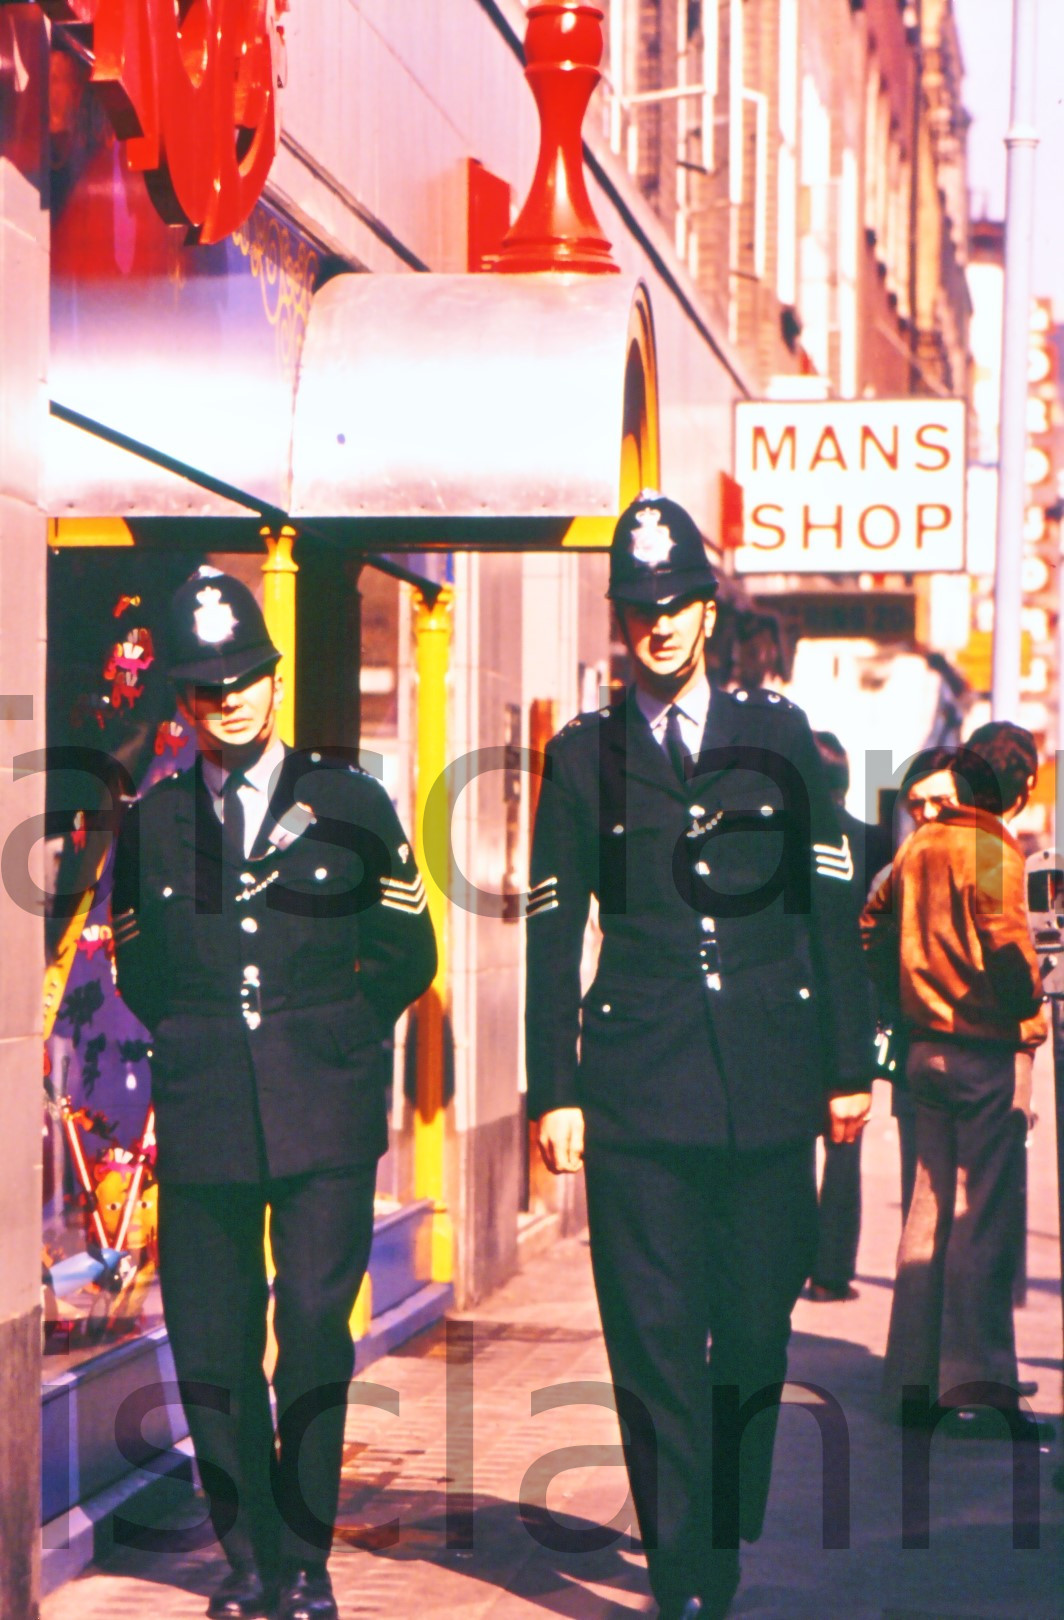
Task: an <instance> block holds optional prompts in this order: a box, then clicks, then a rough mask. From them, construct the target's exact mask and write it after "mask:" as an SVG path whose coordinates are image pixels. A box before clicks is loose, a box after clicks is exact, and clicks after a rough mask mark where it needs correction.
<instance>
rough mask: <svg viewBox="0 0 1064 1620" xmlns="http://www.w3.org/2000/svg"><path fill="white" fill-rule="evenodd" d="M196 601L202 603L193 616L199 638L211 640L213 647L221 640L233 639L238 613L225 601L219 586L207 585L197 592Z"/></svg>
mask: <svg viewBox="0 0 1064 1620" xmlns="http://www.w3.org/2000/svg"><path fill="white" fill-rule="evenodd" d="M196 601H197V602H198V603H199V604H200V605H199V607H198V608H197V609H196V611H195V613H193V615H192V617H193V619H194V620H195V624H196V635H197V637H198V639H199V640H200V641H206V642H209V643H210V645H211V646H213V647H216V646H218V645H219V643H220V642H223V641H231V640H232V638H233V634H234V632H235V630H236V624H237V621H236V615H235V613H234V612H233V610H232V608H231V607H230V605H229V603H228V602H223V600H222V593H221V591H220V590H219V589H218V587H217V586H216V585H205V586H204V587H203V589H202V591H197V592H196Z"/></svg>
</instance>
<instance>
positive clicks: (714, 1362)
mask: <svg viewBox="0 0 1064 1620" xmlns="http://www.w3.org/2000/svg"><path fill="white" fill-rule="evenodd" d="M586 1172H587V1199H588V1223H589V1227H590V1232H591V1254H592V1262H593V1266H594V1274H595V1287H596V1292H597V1294H598V1300H599V1309H600V1311H601V1314H602V1327H603V1332H604V1335H605V1339H606V1346H607V1350H608V1352H609V1360H610V1373H611V1376H612V1378H613V1382H614V1386H615V1388H616V1390H617V1407H618V1415H619V1416H620V1419H621V1425H622V1435H623V1436H624V1441H625V1445H626V1454H627V1461H628V1468H629V1477H630V1480H631V1485H632V1493H633V1497H634V1500H635V1507H636V1513H637V1515H638V1518H639V1524H640V1527H641V1530H642V1535H643V1541H644V1545H645V1547H646V1551H647V1559H648V1562H649V1564H650V1569H651V1578H652V1581H653V1585H654V1590H655V1592H656V1593H657V1595H658V1597H659V1600H666V1601H677V1600H679V1599H681V1598H682V1597H684V1596H685V1595H687V1594H689V1593H690V1592H691V1591H692V1590H697V1589H698V1588H699V1587H700V1586H701V1585H702V1583H703V1579H707V1578H708V1577H709V1575H710V1568H709V1566H710V1563H711V1561H712V1559H713V1556H714V1554H715V1552H718V1551H720V1550H721V1549H726V1548H735V1547H737V1546H738V1544H739V1539H740V1537H741V1538H742V1539H743V1540H745V1541H753V1540H755V1539H756V1538H757V1537H758V1536H759V1535H760V1534H761V1527H762V1523H763V1520H764V1516H765V1504H766V1502H767V1500H768V1489H769V1477H770V1473H771V1467H772V1448H773V1442H774V1438H775V1431H776V1419H777V1414H778V1396H779V1390H780V1386H781V1385H782V1384H783V1381H784V1379H785V1378H786V1373H787V1341H788V1339H789V1338H790V1331H791V1321H790V1319H791V1311H792V1310H793V1308H794V1302H795V1300H796V1299H797V1298H798V1294H799V1292H800V1290H801V1287H802V1284H803V1282H804V1281H805V1278H806V1277H807V1276H808V1274H809V1266H810V1261H811V1257H812V1252H813V1247H814V1244H815V1240H816V1218H817V1209H816V1185H815V1180H814V1163H813V1146H812V1144H811V1143H809V1142H803V1143H799V1144H797V1145H796V1146H794V1147H788V1148H776V1149H769V1150H765V1151H763V1152H745V1153H736V1152H733V1151H731V1150H729V1149H728V1148H712V1147H708V1148H697V1147H694V1148H662V1149H660V1150H658V1151H657V1152H645V1151H640V1152H638V1153H633V1152H625V1151H624V1150H618V1149H615V1148H612V1147H608V1146H598V1145H596V1144H595V1142H594V1140H592V1141H591V1143H590V1144H589V1145H588V1148H587V1151H586ZM707 1340H708V1341H709V1343H710V1346H711V1348H710V1354H709V1356H708V1358H707V1354H706V1346H707ZM714 1390H719V1392H720V1396H721V1397H722V1398H723V1403H727V1404H722V1405H721V1406H720V1410H719V1412H718V1423H719V1424H720V1425H721V1431H720V1432H719V1433H718V1434H717V1437H716V1443H715V1444H714V1422H713V1392H714ZM762 1395H764V1397H765V1404H764V1408H763V1410H760V1414H759V1415H756V1413H757V1409H759V1408H760V1406H761V1402H760V1400H759V1397H761V1396H762ZM632 1397H634V1401H633V1400H632ZM747 1403H750V1405H747ZM744 1407H745V1408H746V1413H744V1412H743V1410H742V1409H743V1408H744ZM736 1408H738V1413H737V1416H738V1425H737V1426H733V1425H732V1424H731V1423H730V1422H729V1417H730V1416H731V1415H734V1414H736ZM746 1414H750V1417H749V1422H748V1423H747V1424H745V1425H743V1423H742V1419H743V1417H744V1416H746ZM648 1420H649V1421H648ZM626 1430H627V1432H625V1431H626ZM740 1434H741V1455H740V1450H739V1444H738V1442H739V1438H740ZM692 1436H696V1437H697V1440H698V1444H697V1445H696V1446H694V1447H692V1444H691V1439H692ZM714 1452H715V1453H716V1454H715V1455H714Z"/></svg>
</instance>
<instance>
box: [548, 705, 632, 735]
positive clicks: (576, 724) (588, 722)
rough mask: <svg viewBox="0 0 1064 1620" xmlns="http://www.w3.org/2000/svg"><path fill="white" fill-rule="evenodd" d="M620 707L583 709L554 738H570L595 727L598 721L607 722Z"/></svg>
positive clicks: (608, 706) (606, 706)
mask: <svg viewBox="0 0 1064 1620" xmlns="http://www.w3.org/2000/svg"><path fill="white" fill-rule="evenodd" d="M620 706H621V705H619V704H605V705H604V706H603V707H602V708H601V709H585V710H584V711H583V712H582V713H581V714H574V715H573V718H572V719H571V720H569V721H568V722H567V723H566V724H565V725H564V726H563V727H562V729H561V730H560V731H559V732H557V733H556V734H555V735H556V737H570V736H572V735H573V734H574V733H579V732H581V731H587V730H588V729H589V727H591V726H594V725H597V724H598V722H599V721H600V720H608V719H609V717H610V715H611V714H613V713H614V711H615V709H617V708H619V707H620Z"/></svg>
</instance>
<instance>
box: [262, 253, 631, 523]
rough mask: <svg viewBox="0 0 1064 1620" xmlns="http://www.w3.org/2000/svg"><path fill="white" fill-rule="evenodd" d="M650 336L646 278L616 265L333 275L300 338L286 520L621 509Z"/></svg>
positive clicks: (559, 513)
mask: <svg viewBox="0 0 1064 1620" xmlns="http://www.w3.org/2000/svg"><path fill="white" fill-rule="evenodd" d="M649 334H650V309H649V301H648V298H647V294H646V290H645V288H644V287H643V286H642V284H637V285H635V286H634V287H633V285H632V284H631V283H629V284H628V285H627V286H626V285H624V284H619V278H615V277H612V276H611V277H576V276H574V277H564V278H562V277H559V276H556V275H537V276H490V275H465V276H430V275H415V276H406V275H404V276H398V275H392V276H386V275H366V276H363V275H357V276H356V275H351V276H341V277H338V278H337V279H336V280H334V281H331V282H329V283H328V284H327V285H326V286H325V287H323V288H322V290H321V291H320V292H319V293H318V294H317V295H316V296H315V299H314V304H313V307H312V310H311V316H310V324H309V328H308V331H307V338H306V343H305V345H304V348H303V357H302V361H301V365H300V376H299V388H298V392H297V396H296V410H295V428H294V433H293V450H292V500H291V513H292V516H293V518H294V519H296V520H298V519H299V518H300V517H311V516H313V517H323V518H325V517H340V516H349V517H406V518H420V517H471V518H472V517H477V518H480V517H485V516H488V515H491V516H495V517H568V518H572V517H580V516H587V517H593V516H610V515H615V514H616V513H617V512H618V511H619V510H620V495H621V451H622V439H623V434H624V423H625V389H626V377H627V375H628V365H629V351H630V349H631V347H632V345H633V344H636V346H637V349H638V351H639V352H640V353H643V352H645V350H646V348H647V346H648V344H647V338H648V336H649ZM650 344H651V345H652V337H651V338H650ZM648 381H649V380H648Z"/></svg>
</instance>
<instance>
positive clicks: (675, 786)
mask: <svg viewBox="0 0 1064 1620" xmlns="http://www.w3.org/2000/svg"><path fill="white" fill-rule="evenodd" d="M692 771H693V774H692V775H690V776H689V777H688V778H687V779H686V780H685V781H684V782H681V781H680V780H679V778H678V776H677V774H676V772H675V770H674V768H673V766H672V764H671V762H670V760H669V758H668V756H667V755H666V754H665V752H664V750H663V749H662V748H661V746H660V745H659V744H658V742H657V741H656V740H655V738H654V735H653V733H652V732H651V729H650V726H649V724H648V723H647V721H646V719H645V718H644V716H643V715H642V713H641V712H640V710H639V707H638V705H637V704H636V702H635V698H634V690H633V691H630V692H629V693H628V695H627V697H626V699H625V701H623V702H622V703H619V704H618V705H616V706H614V707H613V708H610V709H603V710H600V711H598V712H597V713H594V714H591V715H584V716H580V717H578V718H577V719H576V720H575V721H573V722H572V723H571V724H570V725H569V726H567V727H566V728H565V729H564V730H563V731H562V732H560V733H559V734H558V735H557V736H556V737H554V738H553V739H552V740H551V742H550V743H549V744H548V746H547V749H546V754H545V758H544V775H543V782H542V787H541V793H540V800H539V807H538V812H537V817H536V828H535V835H534V839H533V851H532V873H531V885H530V891H529V898H528V901H527V917H528V973H529V981H528V997H527V1009H528V1011H527V1063H528V1093H529V1112H530V1114H531V1116H532V1117H533V1118H536V1117H538V1116H539V1115H541V1114H543V1113H545V1112H547V1111H548V1110H549V1109H552V1108H557V1107H561V1106H565V1105H578V1106H580V1107H582V1108H583V1109H584V1111H585V1115H586V1117H587V1121H588V1127H589V1131H590V1132H591V1134H592V1136H593V1137H594V1136H597V1137H598V1139H600V1140H603V1141H607V1140H608V1141H614V1142H617V1143H619V1144H620V1143H648V1142H661V1143H674V1144H704V1145H722V1146H723V1145H729V1144H730V1145H735V1146H738V1147H740V1148H759V1147H770V1146H774V1145H783V1144H784V1143H788V1142H794V1141H796V1140H799V1139H801V1138H802V1137H806V1136H808V1135H810V1134H813V1133H815V1132H816V1131H818V1130H820V1129H822V1128H823V1126H824V1121H825V1113H826V1103H827V1099H828V1097H829V1096H831V1095H832V1094H836V1095H838V1094H847V1093H850V1092H854V1091H860V1090H867V1089H868V1087H869V1085H870V1076H871V1073H872V1061H873V1044H872V1028H871V1022H870V1015H869V1004H868V986H867V981H866V979H865V975H864V970H863V966H862V963H861V958H860V944H859V940H858V936H857V929H856V917H855V910H856V908H855V904H854V898H853V894H852V888H853V883H854V860H853V852H852V850H851V849H850V846H849V841H848V839H847V838H846V837H845V836H844V835H843V834H842V833H841V832H840V830H839V827H838V822H837V820H836V815H835V811H834V807H833V805H832V803H831V799H830V796H829V794H828V791H827V788H826V785H825V782H824V778H823V774H822V769H821V765H820V761H819V758H818V756H817V753H816V748H815V744H814V742H813V739H812V734H811V732H810V730H809V726H808V723H807V721H806V719H805V716H804V714H803V713H802V711H801V710H800V709H798V708H797V707H795V705H793V704H791V703H790V702H788V700H787V699H786V698H783V697H782V696H780V694H778V693H775V692H768V693H763V692H753V691H751V692H737V693H727V692H723V691H717V690H715V691H714V692H713V695H712V699H711V702H710V706H709V714H708V718H707V722H706V731H705V735H704V738H703V745H702V750H701V753H700V754H699V756H698V757H697V758H696V759H695V760H694V761H693V762H692ZM593 896H594V897H596V898H597V900H598V911H599V922H600V926H601V930H602V946H601V951H600V955H599V961H598V969H597V972H596V974H595V978H594V982H593V984H592V985H591V988H590V990H589V991H588V993H587V994H586V995H585V996H584V997H583V999H582V1000H581V994H580V961H581V954H582V944H583V938H584V931H585V925H586V922H587V919H588V915H589V908H590V904H591V900H592V897H593Z"/></svg>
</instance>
